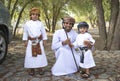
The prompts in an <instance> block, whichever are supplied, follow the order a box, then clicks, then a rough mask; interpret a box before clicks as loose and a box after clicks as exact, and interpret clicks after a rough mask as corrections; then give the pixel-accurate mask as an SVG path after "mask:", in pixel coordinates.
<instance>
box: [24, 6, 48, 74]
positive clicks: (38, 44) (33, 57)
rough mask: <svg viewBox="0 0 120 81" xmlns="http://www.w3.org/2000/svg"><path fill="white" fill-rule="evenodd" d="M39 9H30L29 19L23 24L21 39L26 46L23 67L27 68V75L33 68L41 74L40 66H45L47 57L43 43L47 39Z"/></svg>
mask: <svg viewBox="0 0 120 81" xmlns="http://www.w3.org/2000/svg"><path fill="white" fill-rule="evenodd" d="M39 16H40V11H39V9H38V8H32V9H31V10H30V20H29V21H27V22H26V23H25V25H24V32H23V41H24V43H25V46H26V55H25V63H24V67H25V68H29V69H30V70H29V75H32V76H33V75H34V74H35V68H38V69H39V74H43V70H42V67H45V66H47V64H48V63H47V58H46V55H45V51H44V45H45V42H46V40H47V35H46V31H45V28H44V25H43V23H42V22H40V21H39Z"/></svg>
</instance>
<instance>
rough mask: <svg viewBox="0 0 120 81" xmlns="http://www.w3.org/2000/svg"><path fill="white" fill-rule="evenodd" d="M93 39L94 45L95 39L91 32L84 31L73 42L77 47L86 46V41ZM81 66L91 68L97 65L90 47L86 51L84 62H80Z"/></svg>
mask: <svg viewBox="0 0 120 81" xmlns="http://www.w3.org/2000/svg"><path fill="white" fill-rule="evenodd" d="M85 40H87V41H91V42H92V44H93V45H94V43H95V40H94V39H93V38H92V36H91V35H90V34H89V33H87V32H86V33H84V34H79V35H78V36H77V37H76V41H75V42H74V43H73V45H74V46H75V47H76V48H77V47H85V45H84V43H83V42H84V41H85ZM79 65H80V67H82V68H91V67H94V66H95V62H94V59H93V55H92V51H91V50H90V49H88V51H86V52H85V53H84V63H81V62H80V64H79Z"/></svg>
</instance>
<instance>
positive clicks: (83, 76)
mask: <svg viewBox="0 0 120 81" xmlns="http://www.w3.org/2000/svg"><path fill="white" fill-rule="evenodd" d="M81 77H82V78H89V77H90V74H87V73H84V74H82V75H81Z"/></svg>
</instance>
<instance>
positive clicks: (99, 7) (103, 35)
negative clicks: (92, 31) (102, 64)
mask: <svg viewBox="0 0 120 81" xmlns="http://www.w3.org/2000/svg"><path fill="white" fill-rule="evenodd" d="M94 2H95V6H96V10H97V18H98V26H99V35H100V45H99V46H100V48H101V49H102V50H103V49H106V42H107V41H106V39H107V34H106V26H105V19H104V10H103V6H102V0H94Z"/></svg>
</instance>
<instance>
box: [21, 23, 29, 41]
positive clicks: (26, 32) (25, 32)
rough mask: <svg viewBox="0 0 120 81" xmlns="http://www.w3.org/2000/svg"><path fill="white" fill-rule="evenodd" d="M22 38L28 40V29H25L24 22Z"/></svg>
mask: <svg viewBox="0 0 120 81" xmlns="http://www.w3.org/2000/svg"><path fill="white" fill-rule="evenodd" d="M22 40H28V31H27V25H26V24H25V25H24V27H23V38H22Z"/></svg>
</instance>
